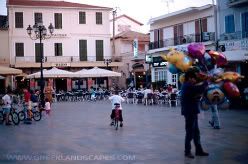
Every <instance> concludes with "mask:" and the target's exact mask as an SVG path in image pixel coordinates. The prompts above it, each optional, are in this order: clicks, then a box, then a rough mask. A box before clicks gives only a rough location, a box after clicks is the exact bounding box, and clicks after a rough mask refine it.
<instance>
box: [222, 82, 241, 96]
mask: <svg viewBox="0 0 248 164" xmlns="http://www.w3.org/2000/svg"><path fill="white" fill-rule="evenodd" d="M223 87H224V89H225V91H226V93H227V95H228V96H229V97H239V96H240V92H239V89H238V87H237V86H236V85H235V84H233V83H232V82H225V83H224V85H223Z"/></svg>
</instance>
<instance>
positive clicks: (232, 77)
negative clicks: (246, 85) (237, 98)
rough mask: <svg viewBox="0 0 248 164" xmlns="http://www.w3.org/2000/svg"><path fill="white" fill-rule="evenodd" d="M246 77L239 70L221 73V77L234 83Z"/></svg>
mask: <svg viewBox="0 0 248 164" xmlns="http://www.w3.org/2000/svg"><path fill="white" fill-rule="evenodd" d="M241 78H244V76H241V75H240V74H239V73H237V72H231V71H229V72H224V73H223V74H222V75H221V79H223V80H227V81H231V82H233V83H235V82H237V81H238V80H239V79H241Z"/></svg>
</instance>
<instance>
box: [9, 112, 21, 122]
mask: <svg viewBox="0 0 248 164" xmlns="http://www.w3.org/2000/svg"><path fill="white" fill-rule="evenodd" d="M9 116H10V117H9V120H10V121H12V122H13V123H14V124H15V125H18V124H19V123H20V120H19V117H18V114H17V113H16V112H13V113H11V114H10V115H9Z"/></svg>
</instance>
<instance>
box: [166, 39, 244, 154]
mask: <svg viewBox="0 0 248 164" xmlns="http://www.w3.org/2000/svg"><path fill="white" fill-rule="evenodd" d="M162 58H163V59H164V60H166V61H168V63H169V64H168V70H169V71H170V72H171V73H172V74H179V75H180V76H179V81H180V83H181V84H182V97H184V95H183V94H185V92H186V91H185V90H187V87H186V86H187V85H188V84H189V81H192V75H190V78H189V74H191V73H189V72H194V73H195V75H196V76H195V82H194V83H195V84H192V83H191V85H192V87H199V86H197V85H199V84H201V83H202V82H204V83H206V82H207V84H208V85H207V87H206V89H205V91H204V92H202V90H199V92H198V99H195V97H194V96H191V98H192V99H195V100H188V101H193V102H194V103H195V102H196V101H197V100H200V102H199V101H198V102H199V106H200V108H201V109H202V110H209V109H211V113H212V118H211V120H210V121H209V123H210V125H211V126H212V127H213V128H215V129H219V128H220V120H219V114H218V108H219V109H227V108H229V99H230V98H238V97H240V92H239V89H238V87H237V86H236V83H237V82H239V81H240V79H242V78H243V76H241V75H240V74H239V73H237V72H230V71H228V72H225V71H224V69H222V68H221V67H223V66H225V65H226V64H227V59H226V57H225V55H224V54H223V53H221V52H217V51H213V50H210V51H207V52H206V48H205V46H204V45H203V44H202V43H191V44H190V45H188V47H187V51H184V52H181V51H177V50H175V49H170V52H169V53H168V54H166V55H162ZM192 70H193V71H192ZM193 76H194V75H193ZM193 81H194V80H193ZM185 83H186V84H185ZM196 84H197V85H196ZM185 87H186V89H185ZM186 93H187V92H186ZM201 93H203V94H202V95H201ZM190 94H194V93H190ZM195 94H196V93H195ZM184 101H185V100H184V99H183V98H182V114H183V115H184V116H185V114H184V111H187V110H188V109H187V108H191V109H189V111H198V108H196V106H195V104H194V105H191V106H188V104H187V103H184ZM193 108H195V109H193ZM185 120H186V122H185V123H186V139H185V155H186V156H187V157H190V158H191V157H193V155H192V154H191V153H190V152H189V150H190V149H189V143H190V139H192V136H190V137H189V134H190V132H189V131H192V130H193V131H196V132H198V131H199V128H198V124H197V127H196V128H195V127H194V128H195V129H192V128H191V129H190V130H189V128H188V127H187V125H189V121H187V120H188V119H187V118H186V117H185ZM191 121H192V120H191ZM194 122H195V123H197V118H195V119H194ZM187 137H188V138H187ZM194 137H196V138H194ZM197 138H198V139H200V136H199V135H198V134H197V133H196V134H194V135H193V139H194V141H197ZM199 144H200V141H199V142H196V145H195V146H196V148H197V146H199ZM186 145H188V146H186ZM186 147H187V148H186Z"/></svg>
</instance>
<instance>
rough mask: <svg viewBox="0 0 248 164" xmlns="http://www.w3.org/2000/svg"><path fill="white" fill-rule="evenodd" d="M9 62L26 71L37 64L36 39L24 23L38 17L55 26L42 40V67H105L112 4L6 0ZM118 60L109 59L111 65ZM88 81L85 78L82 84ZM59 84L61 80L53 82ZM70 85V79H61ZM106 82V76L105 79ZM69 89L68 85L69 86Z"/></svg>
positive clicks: (38, 64)
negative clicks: (51, 34) (30, 34)
mask: <svg viewBox="0 0 248 164" xmlns="http://www.w3.org/2000/svg"><path fill="white" fill-rule="evenodd" d="M7 8H8V16H9V45H10V48H9V49H10V64H11V65H12V66H13V67H15V68H21V69H23V71H24V72H26V73H28V74H29V73H33V72H37V71H38V70H39V67H40V56H41V54H40V51H39V40H36V41H34V40H31V39H30V38H29V36H28V34H27V31H26V29H27V27H28V26H29V25H31V27H32V26H33V25H34V24H35V23H36V22H39V21H40V20H41V21H42V22H43V24H44V25H45V26H46V27H48V26H49V24H50V23H52V24H53V26H54V27H55V29H54V36H52V37H51V38H50V39H46V40H43V41H42V47H41V48H42V50H43V54H44V59H45V62H44V67H45V68H51V67H53V66H57V67H62V68H64V69H67V70H71V71H74V70H79V69H82V68H84V67H86V68H90V67H94V66H98V67H106V65H105V64H104V62H103V61H104V59H106V58H111V46H110V37H111V35H110V30H109V29H110V27H109V13H110V12H111V10H112V9H111V8H108V7H100V6H92V5H86V4H78V3H71V2H64V1H34V0H22V1H20V0H9V1H8V3H7ZM119 65H120V63H118V62H112V63H111V64H110V65H109V66H110V67H117V66H119ZM86 82H87V81H84V82H83V83H84V84H83V85H84V86H85V85H87V84H86ZM56 83H58V84H61V83H62V81H59V80H58V82H56ZM63 83H64V85H67V89H68V87H69V85H70V83H71V82H70V81H69V80H67V82H66V81H65V82H63ZM104 84H105V86H106V79H105V80H104ZM69 90H70V87H69Z"/></svg>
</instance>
